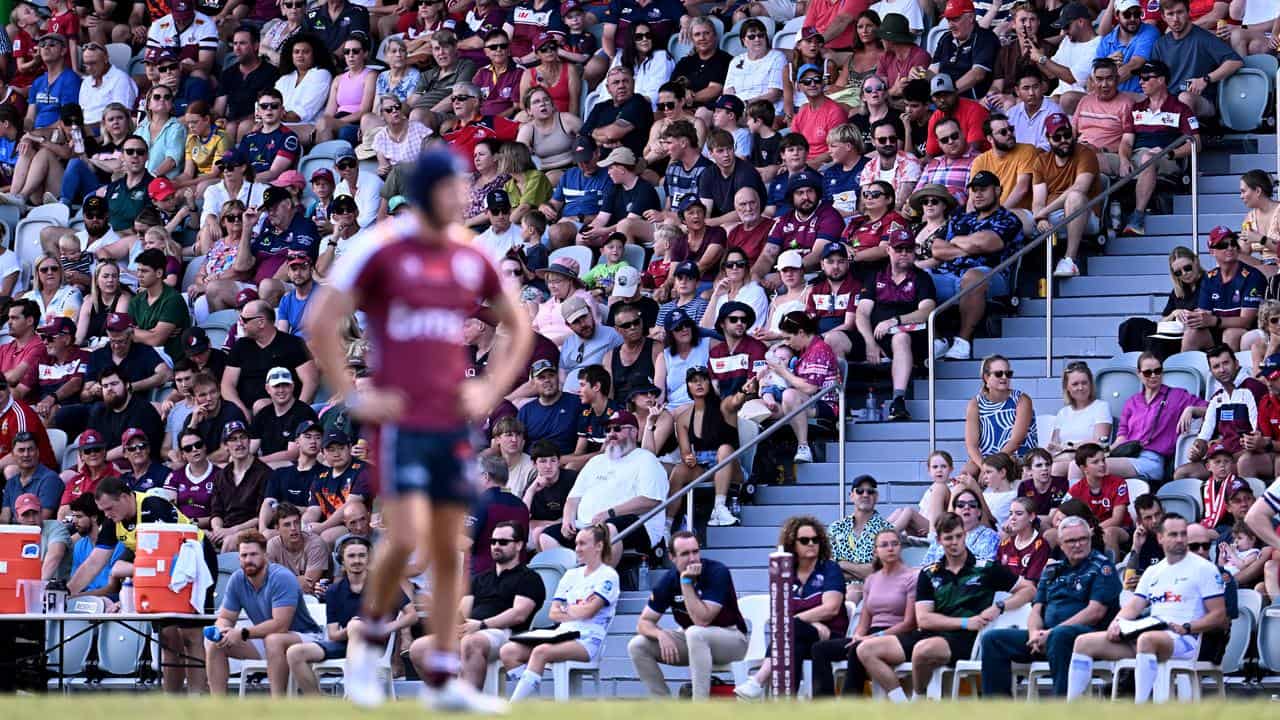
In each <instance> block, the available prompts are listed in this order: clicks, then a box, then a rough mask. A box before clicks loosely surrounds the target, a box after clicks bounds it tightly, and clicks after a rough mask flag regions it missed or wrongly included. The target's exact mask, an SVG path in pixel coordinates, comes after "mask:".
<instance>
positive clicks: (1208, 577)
mask: <svg viewBox="0 0 1280 720" xmlns="http://www.w3.org/2000/svg"><path fill="white" fill-rule="evenodd" d="M1175 2H1176V0H1175ZM1182 7H1185V5H1183V6H1182ZM1158 538H1159V540H1160V544H1161V546H1163V547H1164V551H1165V559H1164V560H1161V561H1160V562H1159V563H1157V564H1156V565H1155V566H1153V567H1152V568H1151V569H1149V570H1147V571H1146V572H1145V573H1143V575H1142V580H1141V581H1140V582H1139V583H1138V589H1137V592H1136V593H1135V594H1134V595H1133V597H1131V598H1130V599H1129V601H1128V602H1127V603H1125V605H1124V607H1123V608H1121V609H1120V612H1119V614H1117V615H1116V617H1115V619H1114V620H1112V621H1111V624H1110V625H1109V626H1108V628H1107V630H1106V631H1103V632H1093V633H1088V634H1086V635H1081V636H1080V637H1078V638H1076V642H1075V647H1074V650H1073V652H1072V656H1071V669H1070V671H1069V672H1068V675H1067V695H1066V697H1067V699H1068V700H1073V699H1075V698H1078V697H1079V696H1080V695H1081V694H1082V693H1084V691H1085V690H1086V689H1087V687H1088V685H1089V683H1090V682H1091V681H1092V677H1093V663H1094V660H1096V659H1098V658H1102V657H1106V658H1111V657H1118V658H1130V657H1135V656H1136V657H1137V661H1138V662H1137V666H1136V668H1135V670H1134V684H1135V685H1136V690H1135V693H1134V695H1135V699H1136V700H1137V701H1138V702H1139V703H1144V702H1146V701H1147V699H1148V698H1152V690H1153V689H1154V690H1155V691H1156V692H1155V695H1154V698H1153V699H1154V700H1155V702H1165V701H1167V700H1168V699H1169V698H1168V693H1169V683H1168V682H1157V680H1158V678H1157V675H1158V674H1159V669H1158V667H1157V663H1160V662H1164V661H1166V660H1169V659H1171V658H1173V659H1189V660H1193V659H1195V658H1196V656H1197V655H1198V653H1199V650H1200V636H1201V634H1202V633H1204V632H1207V631H1210V630H1214V629H1217V628H1221V627H1226V626H1227V612H1226V606H1225V603H1224V601H1223V583H1222V576H1221V575H1220V574H1219V572H1218V569H1217V568H1216V567H1215V566H1214V565H1213V563H1211V562H1209V561H1208V560H1205V559H1203V558H1201V557H1200V556H1198V555H1195V554H1194V553H1191V554H1188V553H1187V544H1188V543H1187V521H1186V519H1185V518H1183V517H1181V516H1180V515H1177V514H1176V513H1170V514H1168V515H1165V517H1164V520H1162V521H1161V523H1160V529H1159V533H1158ZM1175 566H1181V567H1177V569H1174V568H1175ZM1148 608H1150V609H1151V611H1152V614H1153V616H1154V617H1157V618H1160V619H1161V620H1164V621H1165V622H1166V623H1168V624H1169V625H1171V626H1172V627H1173V628H1176V629H1165V630H1156V631H1151V632H1144V633H1142V634H1141V635H1139V636H1138V637H1137V639H1136V640H1123V639H1121V637H1120V629H1119V625H1118V623H1119V622H1121V621H1124V620H1133V619H1136V618H1137V617H1139V615H1140V614H1141V613H1142V611H1144V610H1146V609H1148ZM1112 638H1115V639H1112Z"/></svg>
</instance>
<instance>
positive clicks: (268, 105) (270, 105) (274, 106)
mask: <svg viewBox="0 0 1280 720" xmlns="http://www.w3.org/2000/svg"><path fill="white" fill-rule="evenodd" d="M280 105H281V103H278V102H260V103H258V109H259V110H279V109H280Z"/></svg>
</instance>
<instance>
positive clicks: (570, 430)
mask: <svg viewBox="0 0 1280 720" xmlns="http://www.w3.org/2000/svg"><path fill="white" fill-rule="evenodd" d="M581 405H582V401H581V400H580V399H578V396H577V395H571V394H569V393H561V394H560V399H559V400H557V401H556V402H554V403H552V404H551V405H543V404H542V403H541V402H540V401H539V400H538V399H536V398H535V399H534V400H532V401H531V402H527V403H525V404H524V405H523V406H522V407H521V408H520V412H519V413H517V414H516V417H517V418H518V419H519V420H520V423H521V424H522V425H524V431H525V433H524V436H525V438H527V440H528V442H529V443H533V442H536V441H538V440H550V441H551V442H554V443H555V444H556V448H557V449H559V450H560V453H561V454H562V455H568V454H570V453H572V452H573V449H574V448H575V447H577V445H578V412H579V410H580V409H581Z"/></svg>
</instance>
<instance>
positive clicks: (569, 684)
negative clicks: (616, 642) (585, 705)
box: [547, 635, 609, 702]
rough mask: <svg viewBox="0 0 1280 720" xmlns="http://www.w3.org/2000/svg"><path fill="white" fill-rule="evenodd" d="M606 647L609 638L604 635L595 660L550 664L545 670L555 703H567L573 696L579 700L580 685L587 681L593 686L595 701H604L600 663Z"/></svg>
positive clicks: (580, 693) (580, 694) (580, 695)
mask: <svg viewBox="0 0 1280 720" xmlns="http://www.w3.org/2000/svg"><path fill="white" fill-rule="evenodd" d="M608 646H609V638H608V636H607V635H606V636H605V642H604V646H603V647H601V648H600V654H599V655H597V656H596V659H595V660H590V661H588V662H580V661H578V660H566V661H563V662H557V663H551V665H550V666H549V667H548V668H547V669H548V670H550V671H551V684H552V686H553V687H552V692H553V694H554V696H555V699H556V702H569V699H570V698H571V697H575V696H576V697H578V698H581V697H582V683H583V681H585V680H588V679H589V680H591V682H592V684H593V685H594V689H595V696H594V697H595V699H597V700H602V699H604V695H603V694H602V693H601V692H600V661H601V660H603V659H604V656H605V651H606V650H607V649H608Z"/></svg>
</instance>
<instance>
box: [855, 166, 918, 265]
mask: <svg viewBox="0 0 1280 720" xmlns="http://www.w3.org/2000/svg"><path fill="white" fill-rule="evenodd" d="M861 194H862V214H859V215H857V216H854V217H853V218H851V219H850V220H849V225H848V226H846V227H845V229H844V238H843V239H844V240H845V241H846V242H848V243H849V249H850V250H852V252H853V259H854V260H855V261H856V262H859V263H868V264H869V263H872V262H877V261H880V260H887V259H888V257H889V237H890V236H891V235H893V234H894V233H896V232H899V231H904V230H906V229H907V228H909V227H911V223H910V221H908V220H907V219H906V218H905V217H903V216H902V215H901V214H900V213H899V212H898V211H897V210H895V209H894V208H897V207H900V205H899V204H898V202H897V196H896V195H895V191H894V189H893V186H892V185H890V184H889V183H887V182H885V181H884V180H873V181H872V182H870V183H867V184H866V185H864V186H863V187H862V193H861Z"/></svg>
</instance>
